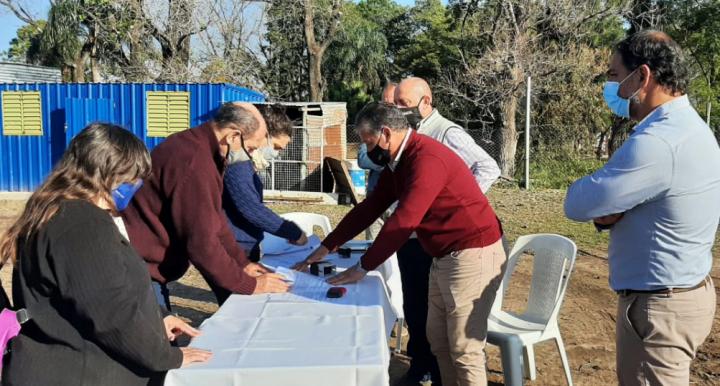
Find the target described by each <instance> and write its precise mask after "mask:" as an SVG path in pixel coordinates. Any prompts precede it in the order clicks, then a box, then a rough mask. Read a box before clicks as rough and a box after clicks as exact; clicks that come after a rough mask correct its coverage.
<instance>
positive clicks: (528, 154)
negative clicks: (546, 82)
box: [525, 76, 532, 190]
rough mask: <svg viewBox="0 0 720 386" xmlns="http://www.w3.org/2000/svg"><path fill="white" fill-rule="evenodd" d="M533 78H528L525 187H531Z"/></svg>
mask: <svg viewBox="0 0 720 386" xmlns="http://www.w3.org/2000/svg"><path fill="white" fill-rule="evenodd" d="M531 92H532V78H531V77H529V76H528V78H527V94H526V95H525V189H526V190H529V189H530V96H531Z"/></svg>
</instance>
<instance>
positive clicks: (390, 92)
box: [382, 82, 397, 104]
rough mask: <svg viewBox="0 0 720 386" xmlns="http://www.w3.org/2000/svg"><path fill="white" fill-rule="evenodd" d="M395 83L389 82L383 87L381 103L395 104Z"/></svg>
mask: <svg viewBox="0 0 720 386" xmlns="http://www.w3.org/2000/svg"><path fill="white" fill-rule="evenodd" d="M396 88H397V83H393V82H390V83H388V84H386V85H385V88H383V92H382V101H383V102H385V103H390V104H395V89H396Z"/></svg>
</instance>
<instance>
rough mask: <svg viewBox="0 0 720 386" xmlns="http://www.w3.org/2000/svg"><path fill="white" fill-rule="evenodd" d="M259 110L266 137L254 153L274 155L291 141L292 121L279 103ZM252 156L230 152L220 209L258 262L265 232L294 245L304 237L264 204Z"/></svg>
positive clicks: (293, 224)
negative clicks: (266, 141)
mask: <svg viewBox="0 0 720 386" xmlns="http://www.w3.org/2000/svg"><path fill="white" fill-rule="evenodd" d="M259 110H260V112H261V114H262V115H263V119H265V122H266V124H267V128H268V135H269V138H268V143H267V145H266V149H262V148H261V149H258V150H257V151H256V152H262V153H263V154H266V155H268V156H274V154H275V152H277V151H280V150H283V149H285V148H286V147H287V145H288V144H289V143H290V139H291V136H292V123H291V122H290V119H289V118H288V117H287V115H286V114H285V110H284V108H282V107H281V106H275V105H262V106H260V107H259ZM253 155H254V153H253ZM253 158H254V157H253V156H252V155H250V154H249V152H247V151H246V150H245V148H244V146H243V147H242V148H241V149H239V150H238V151H234V152H231V154H230V155H229V158H228V164H229V166H228V170H227V172H226V173H225V191H224V193H223V208H224V209H225V213H226V214H227V217H228V221H229V223H230V228H231V229H232V231H233V233H234V234H235V239H236V240H237V242H238V244H240V247H241V248H243V249H244V250H245V251H247V253H248V256H249V259H250V260H251V261H258V260H259V259H260V257H261V251H260V242H261V241H262V240H263V234H264V232H267V233H270V234H273V235H275V236H278V237H281V238H284V239H287V240H288V241H289V242H290V243H292V244H297V245H304V244H305V243H307V236H306V235H305V233H304V232H303V231H302V230H301V229H300V228H299V227H298V226H297V225H296V224H295V223H293V222H291V221H287V220H284V219H283V218H282V217H280V216H278V215H277V214H276V213H275V212H273V211H272V210H271V209H270V208H268V207H267V206H265V204H264V203H263V183H262V181H261V179H260V177H259V176H258V174H257V170H256V165H255V163H254V162H253Z"/></svg>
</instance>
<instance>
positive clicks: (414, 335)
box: [397, 239, 441, 386]
mask: <svg viewBox="0 0 720 386" xmlns="http://www.w3.org/2000/svg"><path fill="white" fill-rule="evenodd" d="M397 257H398V265H399V266H400V280H401V281H402V290H403V311H404V312H405V322H407V325H408V334H409V337H408V344H407V351H408V356H410V358H411V361H410V370H409V371H408V376H409V377H418V376H419V377H422V376H423V375H425V374H427V373H428V372H429V373H431V374H432V379H433V386H436V385H439V384H440V382H441V381H440V370H439V368H438V364H437V360H436V359H435V355H433V353H432V352H431V351H430V343H429V342H428V339H427V334H426V332H425V327H426V325H427V316H428V285H429V282H430V267H431V266H432V262H433V257H432V256H430V255H428V254H427V252H425V250H424V249H423V248H422V246H420V242H419V241H418V240H417V239H409V240H408V241H407V242H406V243H405V244H404V245H403V246H402V247H401V248H400V250H398V252H397ZM436 382H437V383H436Z"/></svg>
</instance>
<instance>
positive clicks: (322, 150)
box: [320, 122, 325, 193]
mask: <svg viewBox="0 0 720 386" xmlns="http://www.w3.org/2000/svg"><path fill="white" fill-rule="evenodd" d="M324 157H325V122H323V124H322V125H321V126H320V193H323V170H324V167H325V160H324V159H323V158H324Z"/></svg>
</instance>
